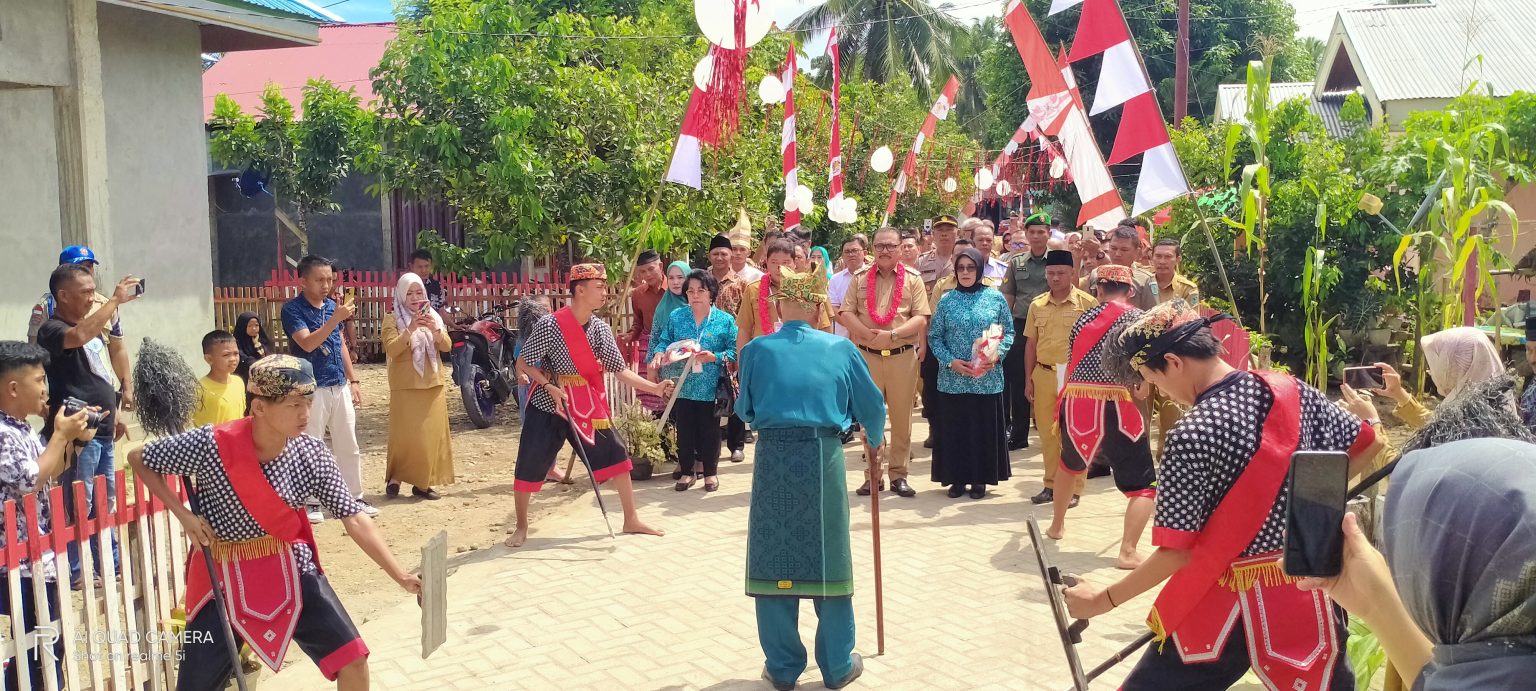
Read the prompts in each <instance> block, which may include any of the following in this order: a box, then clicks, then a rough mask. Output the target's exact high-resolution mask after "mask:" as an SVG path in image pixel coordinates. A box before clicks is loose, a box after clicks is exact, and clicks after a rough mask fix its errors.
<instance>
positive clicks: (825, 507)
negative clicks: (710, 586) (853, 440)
mask: <svg viewBox="0 0 1536 691" xmlns="http://www.w3.org/2000/svg"><path fill="white" fill-rule="evenodd" d="M782 272H783V277H782V279H783V280H781V281H780V285H779V291H778V293H776V294H775V295H774V296H773V298H774V300H775V301H776V302H777V303H778V309H779V314H780V316H781V317H782V318H783V320H784V326H783V327H782V328H781V329H780V330H779V331H777V332H775V333H773V334H772V335H769V336H760V337H758V338H755V339H753V340H752V341H751V342H749V343H747V344H746V346H745V347H744V348H742V351H741V355H740V379H741V393H740V395H739V397H738V398H737V400H736V413H737V414H738V415H740V416H741V419H743V420H746V421H747V422H749V423H751V424H752V429H754V430H757V433H758V440H757V458H756V460H755V463H754V465H753V472H752V508H751V513H750V516H749V519H748V524H747V594H748V595H750V596H752V597H754V598H757V635H758V639H759V640H760V641H761V643H762V646H763V653H764V655H765V657H766V662H765V665H764V670H763V677H764V678H765V679H767V680H768V681H769V682H771V683H772V684H773V686H774V688H776V689H780V690H787V689H793V688H795V684H796V682H797V680H798V679H799V677H800V674H801V673H802V672H804V671H805V666H806V651H805V646H804V644H802V643H801V641H800V633H799V628H798V623H797V622H798V619H799V615H800V600H801V599H802V598H807V599H810V600H811V601H812V602H813V603H814V605H815V608H816V616H817V619H818V621H817V626H816V664H817V666H818V667H819V668H820V669H821V675H822V681H823V682H824V683H825V684H826V686H827V688H832V689H840V688H843V687H844V686H847V685H848V684H849V683H851V682H853V680H854V679H857V678H858V676H859V675H860V674H861V673H863V671H864V663H863V660H862V659H861V658H860V657H859V655H858V654H856V653H854V652H853V644H854V623H853V555H852V552H851V548H850V547H849V539H848V537H849V536H848V482H847V475H846V473H847V471H846V469H845V468H844V465H843V446H842V442H841V440H840V439H839V434H840V433H841V432H842V431H843V430H845V429H847V428H848V427H849V426H850V425H851V424H852V423H853V422H855V421H856V422H858V423H859V424H860V425H862V426H863V427H864V429H865V431H866V433H867V434H868V435H869V443H870V445H871V446H872V447H875V448H876V451H877V452H878V450H879V449H878V447H880V446H881V444H882V443H883V442H884V435H885V398H884V397H883V396H882V395H881V393H880V389H879V388H877V387H876V386H875V381H874V379H872V378H871V377H870V374H869V367H868V366H867V365H866V364H865V363H864V358H863V357H861V356H860V355H859V352H858V350H857V349H855V348H854V346H853V343H852V342H850V341H849V340H848V339H846V338H840V337H837V336H834V335H832V334H829V333H824V332H821V331H817V330H816V329H814V328H813V327H811V326H810V324H809V323H808V321H809V320H811V319H814V318H816V316H817V315H819V314H820V310H821V309H822V303H824V302H826V299H827V295H826V284H825V278H824V277H819V276H816V275H814V274H813V273H808V274H795V273H793V272H791V271H789V270H787V269H782ZM818 279H819V280H818Z"/></svg>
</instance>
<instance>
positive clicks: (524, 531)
mask: <svg viewBox="0 0 1536 691" xmlns="http://www.w3.org/2000/svg"><path fill="white" fill-rule="evenodd" d="M527 541H528V528H527V526H522V527H519V528H518V529H517V530H514V531H512V536H511V537H509V538H507V540H506V542H503V543H501V544H504V545H506V546H508V547H512V548H517V547H522V546H523V543H524V542H527Z"/></svg>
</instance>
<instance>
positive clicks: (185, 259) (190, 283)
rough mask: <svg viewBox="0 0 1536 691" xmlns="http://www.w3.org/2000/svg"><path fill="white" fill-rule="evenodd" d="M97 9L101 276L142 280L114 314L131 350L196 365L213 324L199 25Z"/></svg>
mask: <svg viewBox="0 0 1536 691" xmlns="http://www.w3.org/2000/svg"><path fill="white" fill-rule="evenodd" d="M99 10H100V21H99V25H100V29H99V31H100V39H101V58H102V74H101V77H102V79H101V81H102V85H103V86H102V97H103V101H104V103H105V110H106V115H107V118H106V121H107V146H108V159H107V165H108V171H109V176H110V177H109V180H108V190H109V192H108V198H109V199H110V204H111V211H110V219H111V220H110V223H111V229H112V238H113V240H112V250H111V251H112V256H111V257H107V258H105V260H106V265H105V267H104V268H106V269H107V274H108V275H107V276H103V280H115V278H116V277H118V276H120V275H121V274H124V273H132V274H134V275H136V276H143V277H145V278H147V279H148V282H147V283H146V291H145V295H144V298H142V299H141V300H139V301H138V302H135V303H133V304H131V305H128V307H127V308H126V309H125V313H124V316H123V326H124V328H125V329H127V330H128V331H129V338H130V341H131V344H132V346H133V347H134V348H137V346H138V344H139V343H140V342H141V339H142V337H143V336H145V335H153V336H154V337H155V338H156V339H160V340H163V341H165V342H167V343H169V344H171V345H172V346H174V347H175V348H176V349H177V350H179V351H181V352H182V353H183V355H185V356H186V357H187V358H188V359H189V361H191V362H193V363H197V362H199V361H200V360H201V359H202V358H201V355H202V352H201V341H202V336H203V334H204V333H207V332H208V330H209V329H211V328H212V326H213V268H212V263H211V262H212V256H213V253H212V248H211V243H210V239H209V234H208V192H207V184H208V183H207V177H206V172H207V171H206V165H207V160H208V154H207V144H206V142H205V140H204V135H203V123H202V112H203V111H202V103H203V99H202V63H201V61H200V54H199V45H200V39H199V34H198V28H197V25H196V24H194V23H192V22H190V21H186V20H182V19H176V18H173V17H167V16H163V15H157V14H152V13H147V12H139V11H135V10H131V9H125V8H121V7H116V6H111V5H106V4H102V5H100V6H99ZM109 276H110V277H111V278H108V277H109Z"/></svg>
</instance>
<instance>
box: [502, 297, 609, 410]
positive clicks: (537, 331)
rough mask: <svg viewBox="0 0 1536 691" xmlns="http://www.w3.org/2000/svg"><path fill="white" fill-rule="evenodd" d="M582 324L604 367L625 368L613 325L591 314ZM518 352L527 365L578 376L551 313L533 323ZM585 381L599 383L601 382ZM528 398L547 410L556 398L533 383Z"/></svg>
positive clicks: (546, 370) (558, 374)
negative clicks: (585, 323)
mask: <svg viewBox="0 0 1536 691" xmlns="http://www.w3.org/2000/svg"><path fill="white" fill-rule="evenodd" d="M583 328H584V330H585V331H586V332H587V343H588V344H590V345H591V346H592V354H593V355H595V356H597V361H598V363H599V364H601V365H602V366H603V369H604V370H607V371H609V372H618V371H620V370H622V369H624V355H623V354H622V353H620V352H619V343H618V341H617V340H615V339H614V337H613V328H612V327H610V326H608V322H605V321H603V320H601V319H598V318H597V317H592V318H591V319H588V320H587V325H586V326H585V327H583ZM518 356H519V357H521V358H522V359H523V362H524V363H527V365H528V366H529V367H536V368H538V369H541V370H544V371H545V372H546V373H553V374H554V375H555V376H572V377H576V376H581V372H579V371H577V369H576V363H575V362H572V361H571V354H570V351H569V350H568V349H567V348H566V346H565V337H564V336H562V335H561V333H560V323H559V322H557V321H555V315H553V314H549V315H545V316H544V317H542V318H540V319H539V321H538V322H537V323H535V324H534V325H533V334H532V335H530V336H529V337H528V340H526V341H523V348H522V350H520V351H518ZM557 383H558V382H557ZM588 383H589V384H601V383H602V382H588ZM528 402H529V404H531V405H533V406H534V407H536V408H538V409H539V410H542V411H544V412H546V413H553V412H555V399H554V398H551V397H550V395H549V391H548V389H547V388H546V387H543V386H538V387H534V389H533V394H532V395H530V396H529V397H528Z"/></svg>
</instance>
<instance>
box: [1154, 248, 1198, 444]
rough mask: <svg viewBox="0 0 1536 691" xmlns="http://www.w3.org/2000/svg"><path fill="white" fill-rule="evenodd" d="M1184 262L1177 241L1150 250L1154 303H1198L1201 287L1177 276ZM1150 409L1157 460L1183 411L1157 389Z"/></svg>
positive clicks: (1181, 276) (1182, 415)
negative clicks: (1153, 414)
mask: <svg viewBox="0 0 1536 691" xmlns="http://www.w3.org/2000/svg"><path fill="white" fill-rule="evenodd" d="M1183 259H1184V253H1183V250H1182V249H1181V248H1180V247H1179V241H1178V240H1174V239H1173V238H1164V239H1162V240H1158V241H1157V244H1156V245H1155V246H1153V247H1152V273H1153V275H1154V276H1155V277H1156V278H1157V303H1158V304H1162V303H1165V302H1167V301H1169V300H1172V299H1174V298H1179V299H1182V300H1183V301H1185V302H1187V303H1189V304H1190V305H1191V306H1193V305H1196V304H1199V302H1200V286H1199V285H1197V284H1196V283H1195V282H1194V281H1191V280H1189V279H1188V278H1185V277H1184V276H1183V275H1181V274H1180V273H1179V262H1180V261H1182V260H1183ZM1152 409H1153V410H1155V411H1157V458H1158V460H1159V461H1161V460H1162V457H1163V444H1164V442H1166V441H1167V440H1168V430H1171V429H1173V426H1174V425H1176V424H1178V423H1179V419H1180V418H1182V417H1184V411H1183V410H1182V409H1180V408H1179V405H1178V404H1177V403H1174V402H1173V399H1171V398H1169V397H1167V396H1165V395H1164V394H1163V392H1162V391H1161V390H1159V389H1157V388H1156V387H1154V388H1153V389H1152Z"/></svg>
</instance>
